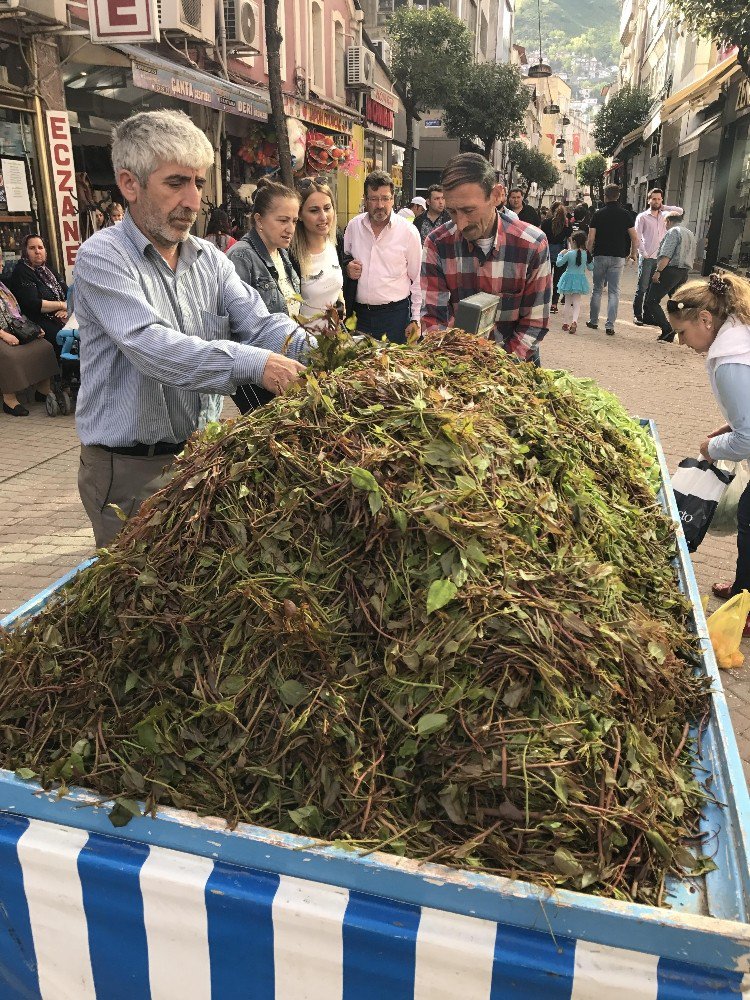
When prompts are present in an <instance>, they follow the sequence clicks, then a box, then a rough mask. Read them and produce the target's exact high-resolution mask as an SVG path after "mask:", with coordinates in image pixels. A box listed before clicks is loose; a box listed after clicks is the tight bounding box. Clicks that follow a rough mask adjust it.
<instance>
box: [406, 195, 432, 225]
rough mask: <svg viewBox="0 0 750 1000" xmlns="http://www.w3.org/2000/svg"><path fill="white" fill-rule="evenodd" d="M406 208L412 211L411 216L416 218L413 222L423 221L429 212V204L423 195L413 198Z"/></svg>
mask: <svg viewBox="0 0 750 1000" xmlns="http://www.w3.org/2000/svg"><path fill="white" fill-rule="evenodd" d="M404 207H405V208H408V209H409V210H410V211H411V214H412V216H413V217H414V218H413V219H412V221H414V219H421V218H422V216H423V215H424V213H425V212H426V211H427V202H426V201H425V199H424V198H423V197H422V195H421V194H418V195H417V196H416V197H415V198H412V200H411V201H410V202H409V204H408V205H406V206H404Z"/></svg>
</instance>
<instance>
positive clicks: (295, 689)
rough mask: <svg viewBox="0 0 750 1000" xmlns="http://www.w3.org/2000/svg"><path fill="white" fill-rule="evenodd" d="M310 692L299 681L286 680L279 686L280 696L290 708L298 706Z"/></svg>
mask: <svg viewBox="0 0 750 1000" xmlns="http://www.w3.org/2000/svg"><path fill="white" fill-rule="evenodd" d="M309 694H310V692H309V691H308V690H307V688H306V687H305V685H304V684H300V682H299V681H294V680H290V681H284V683H283V684H282V685H281V687H280V688H279V697H280V698H281V700H282V701H283V702H284V704H285V705H288V706H289V707H290V708H296V707H297V705H299V704H301V702H303V701H304V700H305V698H307V697H308V696H309Z"/></svg>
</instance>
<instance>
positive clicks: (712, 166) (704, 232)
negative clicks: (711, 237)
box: [695, 160, 716, 260]
mask: <svg viewBox="0 0 750 1000" xmlns="http://www.w3.org/2000/svg"><path fill="white" fill-rule="evenodd" d="M715 176H716V160H703V161H702V163H701V164H700V183H699V187H698V221H697V222H696V226H695V237H696V240H697V241H698V256H699V259H700V260H705V257H706V237H707V236H708V226H709V223H710V221H711V204H712V202H713V198H714V178H715Z"/></svg>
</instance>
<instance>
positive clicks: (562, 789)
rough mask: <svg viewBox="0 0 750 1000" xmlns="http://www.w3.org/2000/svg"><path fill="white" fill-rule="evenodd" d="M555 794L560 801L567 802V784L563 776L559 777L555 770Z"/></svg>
mask: <svg viewBox="0 0 750 1000" xmlns="http://www.w3.org/2000/svg"><path fill="white" fill-rule="evenodd" d="M555 795H557V797H558V799H560V801H561V802H564V803H565V804H566V805H567V804H568V784H567V782H566V781H565V778H561V777H560V775H559V774H558V773H557V771H555Z"/></svg>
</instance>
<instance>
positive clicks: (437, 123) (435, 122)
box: [424, 118, 443, 128]
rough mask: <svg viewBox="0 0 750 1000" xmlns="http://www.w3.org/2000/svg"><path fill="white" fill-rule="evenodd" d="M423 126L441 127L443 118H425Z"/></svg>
mask: <svg viewBox="0 0 750 1000" xmlns="http://www.w3.org/2000/svg"><path fill="white" fill-rule="evenodd" d="M424 127H425V128H442V127H443V119H442V118H427V119H425V123H424Z"/></svg>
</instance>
